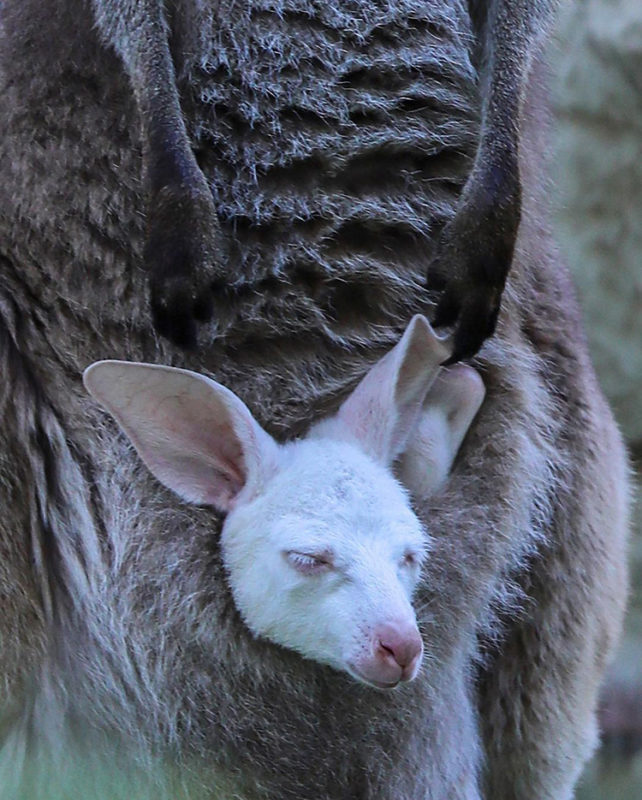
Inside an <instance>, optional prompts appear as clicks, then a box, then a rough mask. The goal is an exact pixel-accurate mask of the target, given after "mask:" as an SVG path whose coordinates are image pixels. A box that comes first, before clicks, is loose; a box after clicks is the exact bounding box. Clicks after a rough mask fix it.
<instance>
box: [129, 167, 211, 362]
mask: <svg viewBox="0 0 642 800" xmlns="http://www.w3.org/2000/svg"><path fill="white" fill-rule="evenodd" d="M200 178H201V179H199V180H197V181H194V182H193V183H191V184H190V185H186V184H184V183H183V184H168V185H166V186H163V187H162V188H161V189H160V190H159V191H157V192H155V193H152V195H151V197H150V201H149V210H148V226H147V236H146V241H145V249H144V262H145V267H146V268H147V270H148V274H149V286H150V302H151V312H152V320H153V324H154V327H155V329H156V330H157V332H158V333H159V334H160V335H161V336H164V337H165V338H167V339H169V340H170V341H171V342H173V343H174V344H176V345H178V346H180V347H184V348H193V347H195V346H196V341H197V328H198V323H203V322H208V321H209V320H210V319H211V318H212V314H213V289H214V286H215V284H216V283H217V278H220V263H221V258H222V256H221V242H220V240H221V235H220V226H219V222H218V218H217V215H216V210H215V208H214V203H213V201H212V195H211V192H210V190H209V187H208V186H207V183H206V181H205V178H204V177H203V176H200Z"/></svg>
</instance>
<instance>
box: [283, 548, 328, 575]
mask: <svg viewBox="0 0 642 800" xmlns="http://www.w3.org/2000/svg"><path fill="white" fill-rule="evenodd" d="M283 555H284V556H285V558H286V560H287V562H288V564H289V565H290V566H291V567H294V569H295V570H296V571H297V572H300V573H301V574H303V575H320V574H321V573H322V572H327V571H328V570H330V569H332V566H333V563H332V554H331V553H330V552H328V551H327V550H325V551H322V552H318V553H303V552H299V551H298V550H285V551H284V553H283Z"/></svg>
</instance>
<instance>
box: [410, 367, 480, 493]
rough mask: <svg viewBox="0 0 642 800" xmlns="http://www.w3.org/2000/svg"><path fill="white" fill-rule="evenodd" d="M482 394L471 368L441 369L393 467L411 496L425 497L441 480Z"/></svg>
mask: <svg viewBox="0 0 642 800" xmlns="http://www.w3.org/2000/svg"><path fill="white" fill-rule="evenodd" d="M485 394H486V389H485V387H484V383H483V381H482V379H481V376H480V375H479V373H478V372H477V371H476V370H474V369H473V368H472V367H469V366H466V365H465V364H457V365H456V366H454V367H449V368H447V369H446V368H443V369H442V370H441V372H440V374H439V375H438V377H437V379H436V380H435V382H434V383H433V385H432V386H431V387H430V390H429V391H428V394H427V395H426V399H425V400H424V403H423V408H422V411H421V413H420V415H419V419H418V420H417V424H416V426H415V428H414V430H413V432H412V436H411V437H409V439H408V446H407V447H406V450H405V452H404V454H403V456H402V457H401V459H400V461H399V467H398V470H397V474H398V476H399V479H400V480H401V482H402V483H403V484H404V485H405V486H406V488H407V489H409V490H410V491H411V492H412V494H413V495H414V496H415V497H417V498H425V497H428V496H429V495H430V493H431V492H434V491H435V489H438V488H439V486H441V485H442V484H443V483H444V481H445V480H446V478H447V477H448V473H449V472H450V468H451V466H452V463H453V461H454V460H455V456H456V455H457V452H458V450H459V448H460V446H461V443H462V442H463V440H464V436H465V435H466V433H467V431H468V429H469V428H470V425H471V423H472V421H473V419H474V418H475V415H476V414H477V412H478V411H479V407H480V406H481V404H482V401H483V399H484V396H485Z"/></svg>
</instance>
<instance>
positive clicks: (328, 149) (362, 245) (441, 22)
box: [182, 0, 477, 348]
mask: <svg viewBox="0 0 642 800" xmlns="http://www.w3.org/2000/svg"><path fill="white" fill-rule="evenodd" d="M224 5H225V4H221V8H220V9H219V11H218V16H217V18H216V19H215V20H214V23H213V31H214V34H213V36H212V39H211V42H210V48H209V52H208V53H207V55H206V56H205V58H203V59H201V62H200V64H199V66H198V67H196V68H193V69H192V71H191V73H190V76H189V79H188V81H186V82H184V83H183V86H182V92H183V97H185V98H188V99H187V102H186V103H184V108H185V112H186V115H187V117H188V120H189V122H190V126H191V133H192V136H193V138H194V141H195V143H196V147H197V153H198V157H199V161H200V163H201V166H202V167H203V169H204V171H205V173H206V174H207V176H208V177H209V179H210V181H211V185H212V189H213V192H214V196H215V201H216V204H217V207H218V210H219V214H220V216H221V219H222V223H223V226H224V230H225V232H226V242H227V246H228V247H229V253H228V254H227V255H228V261H229V265H230V272H229V275H230V279H229V281H226V282H225V285H224V286H222V287H221V292H220V294H219V302H218V306H219V308H218V312H217V319H218V325H217V330H218V332H219V334H220V333H221V332H223V331H224V332H225V335H226V337H227V338H228V340H229V341H234V342H235V341H239V339H240V338H241V337H242V338H243V341H247V337H251V338H253V339H256V341H257V342H258V343H260V344H259V346H260V347H261V348H264V347H265V345H266V343H268V342H269V340H270V339H271V338H273V337H277V338H279V339H280V340H282V338H283V337H284V336H287V337H288V338H291V337H297V338H298V337H304V338H305V337H310V336H315V337H322V338H324V339H326V340H327V341H328V342H332V341H335V342H342V343H343V344H350V343H352V344H354V343H356V342H358V340H359V339H360V338H361V337H362V336H363V335H364V333H365V332H366V331H369V326H371V325H381V324H386V322H388V323H390V322H391V321H392V322H393V323H395V324H396V323H397V321H398V319H400V318H402V317H404V318H406V317H407V315H408V314H410V313H411V312H412V311H413V310H415V309H416V308H418V307H419V306H420V305H421V304H422V303H423V302H425V297H422V288H421V287H422V282H423V275H424V274H425V270H426V267H427V264H428V263H429V260H430V256H431V252H432V248H431V243H432V241H434V237H435V233H436V232H438V231H439V229H440V228H441V226H442V225H443V223H444V221H445V220H446V219H447V218H448V217H449V216H450V215H451V214H452V211H453V208H454V204H455V202H456V199H457V196H458V194H459V191H460V189H461V186H462V182H463V180H464V179H465V177H466V174H467V171H468V169H469V166H470V156H471V154H472V153H473V152H474V147H475V140H476V134H477V101H476V93H475V91H476V90H475V78H476V76H475V71H474V69H473V67H472V66H471V63H470V59H469V47H468V46H469V38H468V24H469V23H468V17H467V12H466V10H465V5H466V4H465V3H463V2H459V0H434V2H428V3H427V2H417V1H416V0H396V2H392V3H390V2H386V3H384V2H370V1H369V0H368V1H367V2H366V1H363V2H350V3H345V2H334V3H332V2H320V1H318V2H315V0H286V2H278V0H275V1H274V2H269V1H268V2H261V0H240V2H235V3H233V4H231V5H230V8H224ZM190 98H191V99H190ZM356 320H358V322H356ZM369 332H370V331H369Z"/></svg>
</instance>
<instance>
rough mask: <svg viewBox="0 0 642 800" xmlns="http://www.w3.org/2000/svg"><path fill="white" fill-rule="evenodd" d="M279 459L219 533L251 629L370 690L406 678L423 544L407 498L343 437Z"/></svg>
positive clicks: (415, 658) (415, 645)
mask: <svg viewBox="0 0 642 800" xmlns="http://www.w3.org/2000/svg"><path fill="white" fill-rule="evenodd" d="M279 461H280V463H279V465H278V467H277V469H276V471H275V473H274V475H273V476H272V477H271V478H270V479H269V480H268V481H267V482H266V484H265V486H264V487H263V491H261V492H260V493H259V494H257V495H256V496H255V497H253V498H252V499H251V500H249V501H246V502H244V501H242V498H241V497H240V498H239V503H238V506H237V507H236V508H234V509H233V510H232V511H231V512H230V514H229V515H228V517H227V519H226V522H225V525H224V528H223V534H222V545H223V556H224V560H225V564H226V567H227V570H228V572H229V577H230V584H231V587H232V591H233V594H234V598H235V601H236V604H237V606H238V608H239V610H240V611H241V613H242V615H243V617H244V619H245V622H246V623H247V625H248V627H249V628H250V629H251V630H252V631H253V632H254V633H255V634H258V635H261V636H265V637H267V638H268V639H270V640H271V641H273V642H277V643H278V644H281V645H283V646H285V647H288V648H291V649H293V650H296V651H297V652H299V653H301V655H303V656H305V657H306V658H311V659H314V660H316V661H319V662H322V663H325V664H329V665H331V666H333V667H335V668H337V669H341V670H345V671H346V672H348V673H350V674H351V675H352V676H354V677H355V678H357V679H358V680H361V681H364V682H366V683H370V684H372V685H376V686H379V687H387V686H393V685H396V684H397V683H398V682H399V681H401V680H410V679H412V678H414V677H415V675H416V673H417V671H418V669H419V663H420V659H421V650H422V647H421V640H420V638H419V634H418V631H417V627H416V621H415V614H414V611H413V609H412V606H411V597H412V593H413V590H414V588H415V585H416V583H417V580H418V577H419V570H420V566H421V562H422V560H423V558H424V557H425V554H426V549H427V543H428V542H427V537H426V534H425V532H424V531H423V529H422V527H421V525H420V523H419V520H418V519H417V517H416V516H415V514H414V513H413V511H412V510H411V508H410V504H409V500H408V495H407V493H406V491H405V490H404V489H403V488H402V487H401V486H400V485H399V484H398V483H397V481H396V480H395V479H394V478H393V477H392V475H391V474H390V472H389V471H388V470H387V469H386V468H384V467H382V466H381V465H379V464H377V463H375V462H374V461H373V460H371V459H370V458H369V457H368V456H366V455H364V454H363V453H362V452H361V451H360V450H359V449H358V448H357V447H355V446H354V445H351V444H349V443H345V442H339V441H331V440H325V439H310V440H304V441H301V442H296V443H293V444H291V445H288V446H286V447H284V448H283V451H282V453H281V454H280V459H279ZM386 637H388V639H391V640H390V641H388V639H387V638H386ZM391 637H392V638H391ZM382 645H383V647H382ZM391 653H392V657H391Z"/></svg>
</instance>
